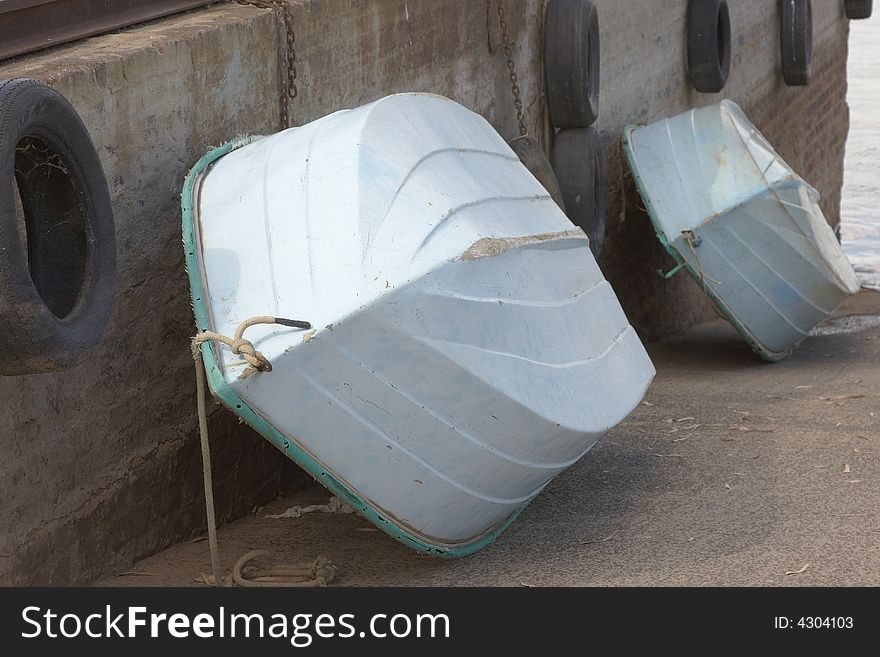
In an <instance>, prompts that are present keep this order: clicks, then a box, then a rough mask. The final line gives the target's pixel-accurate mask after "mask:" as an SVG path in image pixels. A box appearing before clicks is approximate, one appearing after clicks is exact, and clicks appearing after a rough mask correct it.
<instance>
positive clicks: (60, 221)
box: [15, 136, 90, 319]
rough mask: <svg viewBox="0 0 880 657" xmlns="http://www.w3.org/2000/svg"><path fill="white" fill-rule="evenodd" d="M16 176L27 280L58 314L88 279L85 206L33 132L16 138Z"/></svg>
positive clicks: (55, 158) (52, 154)
mask: <svg viewBox="0 0 880 657" xmlns="http://www.w3.org/2000/svg"><path fill="white" fill-rule="evenodd" d="M15 182H16V189H17V191H18V200H17V202H16V205H17V207H16V212H17V214H18V215H19V217H20V218H21V221H20V222H19V223H20V226H21V227H20V228H19V237H21V238H23V243H26V244H27V250H26V253H27V261H28V263H27V264H28V272H29V273H30V276H31V281H32V282H33V284H34V288H35V289H36V290H37V293H38V294H39V295H40V298H41V299H42V300H43V302H44V303H45V304H46V307H47V308H48V309H49V310H50V311H51V312H52V314H53V315H55V316H56V317H58V318H59V319H62V318H64V317H67V316H68V315H69V314H70V313H71V311H72V310H73V309H74V307H75V306H76V303H77V301H78V300H79V297H80V292H81V291H82V290H83V288H84V287H85V286H86V283H87V282H88V280H87V277H88V266H87V265H88V257H89V251H90V246H89V236H88V234H87V225H88V224H87V221H86V211H85V208H84V207H83V206H82V203H81V201H80V194H78V192H77V190H76V188H75V187H74V184H73V181H72V179H71V175H70V173H69V171H68V169H67V164H66V163H65V162H64V161H63V160H62V159H61V157H60V156H59V155H58V154H57V153H55V152H54V151H53V150H52V149H51V148H50V147H49V145H48V144H46V143H45V142H44V141H42V140H41V139H39V138H37V137H33V136H26V137H23V138H22V139H21V140H20V141H19V142H18V144H16V147H15ZM19 213H20V214H19Z"/></svg>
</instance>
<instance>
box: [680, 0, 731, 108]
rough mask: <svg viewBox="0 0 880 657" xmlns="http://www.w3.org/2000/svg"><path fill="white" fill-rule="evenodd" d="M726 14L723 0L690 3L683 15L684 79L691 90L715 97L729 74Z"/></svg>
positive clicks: (729, 35)
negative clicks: (685, 72) (686, 71)
mask: <svg viewBox="0 0 880 657" xmlns="http://www.w3.org/2000/svg"><path fill="white" fill-rule="evenodd" d="M730 48H731V31H730V11H729V10H728V8H727V0H690V2H689V3H688V11H687V63H688V77H689V78H690V81H691V85H693V87H694V89H696V90H697V91H699V92H700V93H704V94H713V93H718V92H719V91H721V90H722V89H724V85H725V84H727V77H728V75H729V74H730Z"/></svg>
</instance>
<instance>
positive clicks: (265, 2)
mask: <svg viewBox="0 0 880 657" xmlns="http://www.w3.org/2000/svg"><path fill="white" fill-rule="evenodd" d="M233 2H236V3H237V4H240V5H247V6H251V7H260V8H262V9H272V10H273V11H274V12H275V16H276V18H277V17H279V16H280V18H281V21H282V22H283V23H284V33H285V38H286V40H287V60H286V68H287V70H286V71H285V72H284V73H286V75H285V74H279V83H280V84H279V87H280V88H279V94H278V96H279V116H280V121H281V129H282V130H283V129H286V128H289V127H290V124H291V120H290V105H291V102H292V101H293V99H294V98H296V97H297V96H298V95H299V89H298V88H297V86H296V74H297V71H296V33H295V32H294V30H293V13H292V10H291V8H290V3H289V2H285V0H233Z"/></svg>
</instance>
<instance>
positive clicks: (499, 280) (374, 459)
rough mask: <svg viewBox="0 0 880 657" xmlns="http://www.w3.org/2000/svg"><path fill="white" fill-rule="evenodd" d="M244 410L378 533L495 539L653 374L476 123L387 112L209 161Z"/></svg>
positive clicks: (430, 102)
mask: <svg viewBox="0 0 880 657" xmlns="http://www.w3.org/2000/svg"><path fill="white" fill-rule="evenodd" d="M183 210H184V242H185V247H186V252H187V263H188V270H189V275H190V283H191V288H192V295H193V306H194V309H195V315H196V321H197V324H198V328H199V329H200V330H202V329H211V330H213V331H217V332H219V333H223V334H226V335H231V334H232V332H233V330H234V328H235V326H236V325H237V324H238V323H239V322H240V321H242V320H244V319H246V318H248V317H251V316H254V315H277V316H282V317H296V318H301V319H303V320H308V321H310V322H311V323H312V325H313V326H314V327H316V331H315V332H303V331H300V330H296V329H291V328H286V327H283V326H277V325H276V326H269V325H259V326H254V327H253V328H251V329H249V331H248V334H247V337H248V339H250V340H252V341H253V343H254V345H255V347H256V348H257V349H258V350H259V351H260V352H262V354H264V355H265V356H266V358H267V359H268V360H269V361H270V363H271V365H272V371H271V372H268V373H259V374H256V375H253V376H249V377H242V373H243V372H244V370H245V363H243V361H242V360H241V359H240V357H237V356H234V355H233V354H232V353H231V352H230V351H229V349H228V348H227V347H225V346H223V345H219V344H217V343H215V344H213V345H212V346H211V347H208V346H205V348H204V349H203V358H204V362H205V365H206V368H207V371H208V377H209V384H210V387H211V389H212V391H213V393H214V394H215V396H217V397H219V398H220V399H221V400H222V401H223V403H225V405H226V406H228V407H229V408H230V409H232V410H233V411H234V412H235V413H237V414H239V415H240V416H241V417H242V419H244V420H245V421H246V422H248V423H249V424H251V425H252V426H253V427H255V428H256V429H257V430H258V431H259V432H260V433H261V434H262V435H263V436H265V437H266V438H267V439H268V440H270V441H271V442H272V443H273V444H275V445H276V446H277V447H278V448H279V449H281V450H282V451H283V452H284V453H285V454H286V455H287V456H288V457H290V458H291V459H293V460H294V461H296V462H297V463H299V464H300V465H301V466H302V467H303V468H305V469H306V470H307V471H308V472H310V473H311V474H312V475H313V476H314V477H315V478H316V479H317V480H318V481H320V482H321V483H323V484H324V485H325V486H327V487H328V488H329V489H330V490H331V491H332V492H333V493H335V494H337V495H339V496H340V497H341V498H342V499H344V500H345V501H346V502H348V503H349V504H350V505H351V506H353V507H354V508H355V510H357V511H358V512H360V513H361V514H362V515H364V516H365V517H366V518H368V519H369V520H371V521H372V522H373V523H375V524H376V525H377V526H378V527H380V528H381V529H383V530H384V531H386V532H387V533H389V534H390V535H391V536H393V537H395V538H397V539H399V540H400V541H402V542H404V543H405V544H407V545H409V546H411V547H414V548H416V549H420V550H423V551H425V552H429V553H432V554H441V555H447V556H458V555H463V554H468V553H470V552H473V551H475V550H477V549H479V548H481V547H482V546H484V545H486V544H487V543H488V542H489V541H491V540H492V539H493V538H494V537H495V536H496V535H497V534H498V533H499V532H500V531H501V530H502V529H503V528H504V527H505V526H506V525H507V524H508V523H509V522H510V521H511V520H512V519H513V518H514V517H515V516H516V514H517V513H518V512H519V511H520V510H521V509H522V508H523V507H524V506H525V505H526V504H527V503H528V502H529V501H530V500H532V498H534V497H535V496H536V495H537V494H538V493H539V492H540V491H541V490H542V489H543V488H544V487H545V486H546V485H547V484H548V483H549V482H550V480H551V479H553V477H554V476H555V475H556V474H558V473H559V472H561V471H562V470H564V469H565V468H567V467H568V466H570V465H571V464H573V463H574V462H575V461H577V460H578V459H579V458H580V457H581V456H583V454H584V453H585V452H586V451H587V450H588V449H589V448H590V447H591V446H592V445H593V444H594V442H595V441H596V440H597V439H598V438H599V437H600V436H601V435H602V434H603V433H604V432H606V431H608V429H610V428H611V427H613V426H614V425H615V424H617V423H618V422H620V421H621V420H622V419H623V418H624V417H625V416H626V415H627V414H628V413H629V412H630V411H631V410H632V409H633V408H634V407H635V406H636V405H637V404H638V403H639V401H640V400H641V399H642V397H643V395H644V393H645V390H646V388H647V386H648V384H649V383H650V381H651V379H652V377H653V375H654V369H653V366H652V364H651V362H650V360H649V358H648V356H647V354H646V353H645V350H644V348H643V347H642V344H641V342H640V341H639V338H638V337H637V335H636V333H635V332H634V331H633V329H632V327H631V326H630V325H629V323H628V321H627V319H626V317H625V315H624V313H623V311H622V310H621V307H620V305H619V303H618V301H617V298H616V296H615V295H614V292H613V290H612V289H611V287H610V286H609V284H608V283H607V282H606V281H605V279H604V278H603V276H602V273H601V272H600V271H599V268H598V267H597V265H596V261H595V259H594V258H593V256H592V254H591V253H590V249H589V244H588V240H587V238H586V236H585V235H584V234H583V232H582V231H581V230H580V229H578V228H576V227H575V226H574V225H572V224H571V223H570V222H569V221H568V219H567V218H566V216H565V215H564V214H563V212H562V210H560V209H559V207H558V206H557V205H556V204H555V203H554V202H553V201H552V199H551V198H550V196H549V195H548V193H547V192H546V191H545V190H544V189H543V188H542V187H541V186H540V184H539V183H538V182H537V181H536V180H535V179H534V178H533V177H532V175H531V174H530V173H529V172H528V171H527V170H526V168H525V167H524V166H523V165H522V164H520V162H519V160H518V158H517V156H516V155H515V154H514V153H513V151H511V149H510V148H509V147H508V146H507V144H506V143H505V142H504V140H503V139H502V138H501V137H500V136H499V135H498V134H497V133H496V132H495V131H494V130H493V129H492V127H491V126H490V125H489V124H488V123H487V122H486V121H485V120H484V119H483V118H481V117H480V116H479V115H477V114H474V113H473V112H471V111H469V110H467V109H465V108H464V107H461V106H460V105H458V104H456V103H454V102H452V101H451V100H448V99H445V98H441V97H438V96H432V95H426V94H401V95H395V96H390V97H388V98H385V99H383V100H380V101H377V102H375V103H372V104H370V105H367V106H365V107H361V108H359V109H354V110H347V111H342V112H337V113H335V114H332V115H330V116H327V117H325V118H322V119H320V120H318V121H315V122H314V123H310V124H308V125H305V126H302V127H298V128H292V129H289V130H285V131H283V132H281V133H278V134H276V135H274V136H271V137H267V138H254V139H243V140H239V141H237V142H234V143H232V144H227V145H226V146H224V147H221V148H219V149H217V150H215V151H213V152H211V153H209V154H208V155H207V156H205V157H204V158H203V159H202V160H201V161H200V162H199V163H198V164H197V165H196V166H195V167H194V169H193V170H192V172H191V173H190V175H189V177H188V178H187V182H186V185H185V187H184V194H183Z"/></svg>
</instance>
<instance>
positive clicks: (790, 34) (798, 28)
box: [780, 0, 813, 87]
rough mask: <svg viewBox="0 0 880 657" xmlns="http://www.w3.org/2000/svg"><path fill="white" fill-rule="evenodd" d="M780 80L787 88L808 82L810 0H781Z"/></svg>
mask: <svg viewBox="0 0 880 657" xmlns="http://www.w3.org/2000/svg"><path fill="white" fill-rule="evenodd" d="M780 2H781V4H782V16H781V20H780V32H781V35H780V36H781V42H782V79H783V80H785V84H787V85H788V86H789V87H802V86H805V85H807V84H809V82H810V75H811V73H812V71H813V7H812V3H811V1H810V0H780Z"/></svg>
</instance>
